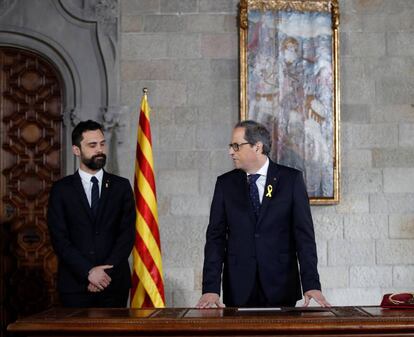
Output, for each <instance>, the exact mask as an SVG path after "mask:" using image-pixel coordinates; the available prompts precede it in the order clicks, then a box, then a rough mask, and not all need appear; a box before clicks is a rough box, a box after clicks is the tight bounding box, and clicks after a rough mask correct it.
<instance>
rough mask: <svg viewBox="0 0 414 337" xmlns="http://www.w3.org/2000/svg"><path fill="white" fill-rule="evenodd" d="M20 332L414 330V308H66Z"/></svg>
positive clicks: (16, 331)
mask: <svg viewBox="0 0 414 337" xmlns="http://www.w3.org/2000/svg"><path fill="white" fill-rule="evenodd" d="M8 330H9V332H10V333H12V334H13V335H16V336H241V335H243V336H258V335H269V336H413V337H414V310H412V309H384V308H380V307H371V306H359V307H356V306H355V307H332V308H316V307H311V308H281V309H279V310H278V309H277V308H274V309H270V310H259V309H257V310H243V309H238V308H225V309H194V308H165V309H63V308H53V309H49V310H47V311H44V312H42V313H39V314H36V315H33V316H29V317H26V318H22V319H19V320H18V321H17V322H15V323H13V324H10V325H9V327H8Z"/></svg>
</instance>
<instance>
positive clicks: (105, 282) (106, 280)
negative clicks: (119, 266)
mask: <svg viewBox="0 0 414 337" xmlns="http://www.w3.org/2000/svg"><path fill="white" fill-rule="evenodd" d="M111 268H113V266H111V265H103V266H96V267H93V268H92V269H91V270H90V271H89V275H88V281H89V284H88V291H90V292H92V293H97V292H100V291H102V290H104V289H105V288H106V287H108V286H109V284H110V283H111V281H112V279H111V277H110V276H109V275H108V274H107V273H106V272H105V270H106V269H111Z"/></svg>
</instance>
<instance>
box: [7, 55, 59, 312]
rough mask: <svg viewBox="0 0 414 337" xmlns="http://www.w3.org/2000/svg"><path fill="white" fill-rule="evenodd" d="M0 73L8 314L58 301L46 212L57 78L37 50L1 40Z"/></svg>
mask: <svg viewBox="0 0 414 337" xmlns="http://www.w3.org/2000/svg"><path fill="white" fill-rule="evenodd" d="M0 78H1V80H0V89H1V94H0V110H1V111H0V117H1V122H0V126H1V128H0V130H1V132H0V136H1V144H0V145H1V146H0V151H1V152H0V154H1V160H0V172H1V177H0V182H1V185H2V186H1V199H0V206H1V207H0V209H1V211H0V212H1V213H0V225H1V226H2V227H4V228H2V232H5V235H7V237H8V241H7V242H3V246H4V245H7V246H8V247H2V249H1V254H2V256H1V267H2V268H1V269H0V272H1V275H0V276H1V279H2V280H4V282H2V287H3V288H4V289H2V292H1V294H2V298H1V299H0V300H1V303H2V307H4V308H6V309H1V310H6V311H8V312H7V313H2V316H8V317H10V316H22V315H27V314H30V313H34V312H37V311H40V310H43V309H45V308H48V307H50V306H51V305H52V304H55V303H57V293H56V270H57V260H56V256H55V255H54V253H53V250H52V247H51V244H50V240H49V234H48V230H47V225H46V212H47V201H48V194H49V190H50V187H51V185H52V183H53V182H54V181H56V180H57V179H58V178H60V176H61V168H62V154H61V149H62V128H63V124H62V83H61V80H60V76H59V74H58V72H57V70H56V69H55V68H54V66H53V65H52V64H50V63H49V62H48V61H47V60H45V59H44V58H42V57H41V56H39V55H37V54H35V53H32V52H29V51H25V50H21V49H16V48H6V47H3V48H0ZM6 224H7V225H6ZM8 255H12V256H8ZM10 260H13V261H14V262H13V263H10V262H9V261H10ZM6 264H7V267H6ZM10 265H12V266H13V267H12V268H11V267H10ZM6 293H7V295H6Z"/></svg>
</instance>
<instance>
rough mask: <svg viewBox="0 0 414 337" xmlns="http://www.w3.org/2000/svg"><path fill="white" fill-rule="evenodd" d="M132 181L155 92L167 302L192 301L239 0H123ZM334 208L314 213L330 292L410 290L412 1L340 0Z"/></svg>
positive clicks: (225, 129)
mask: <svg viewBox="0 0 414 337" xmlns="http://www.w3.org/2000/svg"><path fill="white" fill-rule="evenodd" d="M120 5H121V97H122V104H124V105H127V106H129V107H130V111H131V115H130V120H129V121H128V127H127V130H126V132H127V134H128V137H129V138H128V139H129V142H126V143H125V144H124V145H123V148H122V150H120V151H119V153H120V156H121V157H122V160H121V161H120V163H119V167H120V171H121V174H123V175H124V176H128V177H132V175H133V165H134V150H135V143H136V124H137V116H138V114H137V109H138V106H139V100H140V98H141V94H142V88H143V87H147V88H148V89H149V102H150V104H151V107H152V114H151V125H152V137H153V149H154V161H155V170H156V183H157V194H158V211H159V223H160V231H161V242H162V251H163V264H164V275H165V288H166V294H167V305H169V306H175V307H179V306H193V305H194V304H195V303H196V301H197V300H198V298H199V296H200V294H201V268H202V263H203V247H204V242H205V230H206V227H207V223H208V214H209V207H210V202H211V197H212V193H213V189H214V184H215V179H216V176H217V175H218V174H221V173H224V172H225V171H227V170H229V169H231V168H232V165H231V162H230V160H229V159H228V155H227V144H228V143H229V140H230V135H231V129H232V126H233V125H234V124H235V123H236V122H237V121H238V119H239V97H238V93H239V81H238V79H239V69H238V23H237V7H238V1H236V0H121V2H120ZM340 12H341V25H340V43H341V51H340V63H341V151H342V152H341V203H340V204H339V205H337V206H314V207H312V212H313V217H314V223H315V231H316V237H317V244H318V254H319V271H320V275H321V280H322V286H323V288H324V293H325V295H326V296H327V297H328V300H329V301H330V302H331V303H332V304H334V305H357V304H378V303H379V302H380V300H381V296H382V294H384V293H386V292H390V291H412V290H413V288H414V285H413V282H414V99H413V92H414V48H413V47H412V46H413V44H414V21H413V20H412V18H413V17H414V1H412V0H393V1H390V0H341V1H340Z"/></svg>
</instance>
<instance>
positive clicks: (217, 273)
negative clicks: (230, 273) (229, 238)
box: [202, 180, 227, 295]
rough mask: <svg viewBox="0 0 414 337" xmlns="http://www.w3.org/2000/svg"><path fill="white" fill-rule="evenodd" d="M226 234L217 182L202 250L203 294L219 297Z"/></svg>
mask: <svg viewBox="0 0 414 337" xmlns="http://www.w3.org/2000/svg"><path fill="white" fill-rule="evenodd" d="M226 232H227V222H226V214H225V208H224V199H223V192H222V189H221V186H220V182H219V180H217V182H216V187H215V190H214V195H213V201H212V203H211V210H210V221H209V224H208V227H207V233H206V245H205V248H204V267H203V290H202V292H203V294H205V293H216V294H219V295H220V285H221V274H222V270H223V262H224V256H225V252H226Z"/></svg>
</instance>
